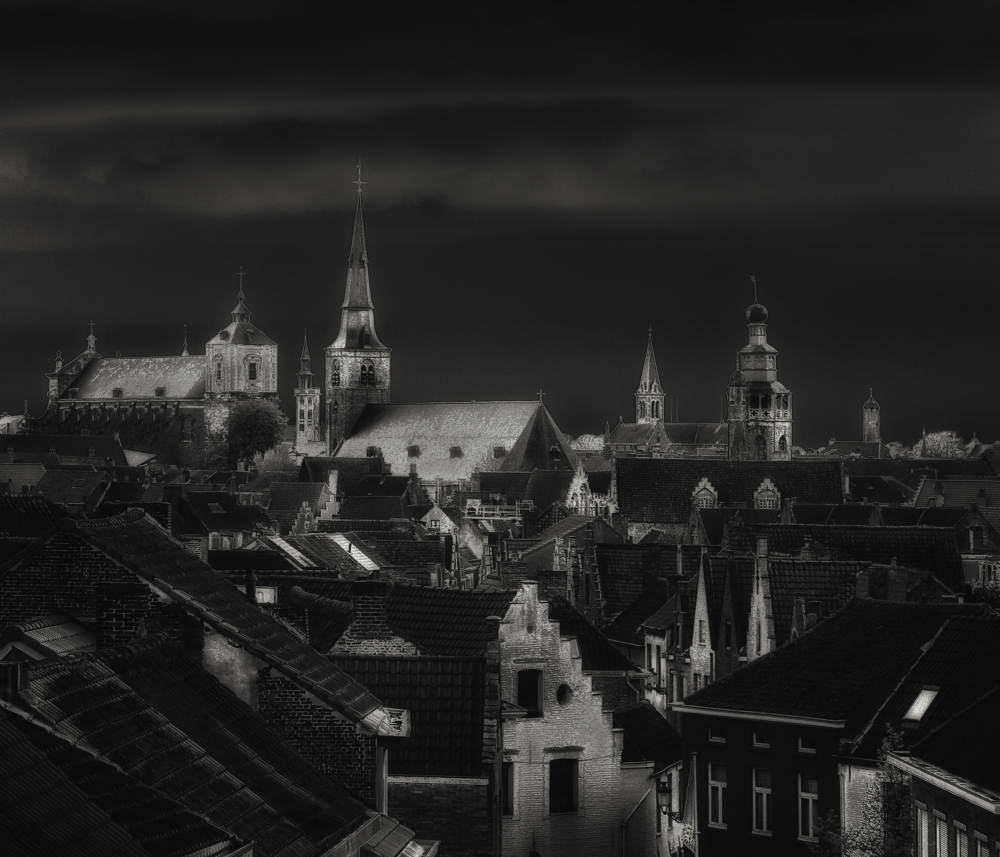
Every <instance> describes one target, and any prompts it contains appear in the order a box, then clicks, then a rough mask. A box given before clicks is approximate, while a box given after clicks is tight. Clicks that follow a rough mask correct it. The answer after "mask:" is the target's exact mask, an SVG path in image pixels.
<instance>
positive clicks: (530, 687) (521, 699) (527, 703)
mask: <svg viewBox="0 0 1000 857" xmlns="http://www.w3.org/2000/svg"><path fill="white" fill-rule="evenodd" d="M517 704H518V705H519V706H520V707H521V708H523V709H524V710H525V711H527V712H528V717H541V716H542V671H541V670H521V671H520V672H518V674H517Z"/></svg>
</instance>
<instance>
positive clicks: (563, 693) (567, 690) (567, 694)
mask: <svg viewBox="0 0 1000 857" xmlns="http://www.w3.org/2000/svg"><path fill="white" fill-rule="evenodd" d="M572 701H573V688H571V687H570V686H569V685H568V684H561V685H559V689H558V690H557V691H556V702H558V703H559V704H560V705H569V704H570V703H571V702H572Z"/></svg>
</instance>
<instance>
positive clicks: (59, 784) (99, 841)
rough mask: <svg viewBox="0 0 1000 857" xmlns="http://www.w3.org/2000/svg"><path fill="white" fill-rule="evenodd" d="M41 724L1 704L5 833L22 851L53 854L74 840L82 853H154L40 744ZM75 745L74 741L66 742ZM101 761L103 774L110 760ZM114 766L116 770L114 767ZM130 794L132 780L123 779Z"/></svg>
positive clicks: (1, 832) (124, 856)
mask: <svg viewBox="0 0 1000 857" xmlns="http://www.w3.org/2000/svg"><path fill="white" fill-rule="evenodd" d="M37 734H38V730H37V728H36V729H34V730H32V729H31V727H29V726H22V723H21V718H19V717H18V715H16V714H13V713H10V712H9V711H7V710H5V709H3V708H0V799H2V800H3V807H4V811H3V812H2V813H0V836H2V837H3V839H2V841H3V843H4V849H5V852H6V853H8V854H14V855H17V857H52V855H55V854H61V853H64V851H65V849H66V848H67V845H68V843H72V847H73V849H74V850H73V853H74V854H76V855H79V857H152V855H151V852H149V851H147V850H146V849H145V848H143V846H142V845H141V844H140V843H139V842H137V841H136V840H135V839H134V838H133V837H132V835H131V834H130V833H129V831H128V830H127V829H125V828H124V827H123V826H122V825H120V824H118V823H117V822H115V821H114V820H113V819H112V818H111V816H110V815H109V814H108V812H107V811H106V810H105V809H104V808H102V807H101V806H99V805H98V804H97V803H96V802H95V801H94V800H93V798H92V797H91V796H90V795H88V794H87V793H86V792H84V791H83V790H82V789H81V788H80V787H79V785H77V784H76V783H75V782H73V780H71V779H70V778H69V777H68V776H67V774H66V772H65V771H64V770H63V769H62V767H60V765H58V764H54V763H53V762H50V761H49V760H48V759H47V758H46V757H45V754H44V753H43V752H42V751H41V750H40V749H39V748H38V747H36V746H35V745H34V743H33V742H32V738H33V737H35V736H36V735H37ZM65 743H66V746H67V747H69V746H70V745H69V742H68V741H67V742H65ZM97 764H98V766H99V767H98V771H97V773H98V774H104V773H105V770H106V769H107V768H111V766H110V765H103V766H102V765H101V763H97ZM111 770H114V769H113V768H111ZM116 785H119V787H120V792H119V791H112V796H118V795H119V794H120V795H121V796H122V797H124V798H125V799H129V798H131V797H132V795H131V794H130V793H129V786H130V782H129V781H128V780H126V781H125V782H124V783H122V782H121V781H119V783H118V784H116Z"/></svg>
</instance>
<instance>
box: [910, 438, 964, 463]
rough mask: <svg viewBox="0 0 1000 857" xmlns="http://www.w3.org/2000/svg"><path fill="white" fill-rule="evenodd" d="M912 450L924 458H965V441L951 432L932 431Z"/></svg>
mask: <svg viewBox="0 0 1000 857" xmlns="http://www.w3.org/2000/svg"><path fill="white" fill-rule="evenodd" d="M913 449H914V452H916V454H917V455H918V456H920V454H921V452H923V457H924V458H965V441H964V440H962V438H960V437H959V436H958V434H957V433H956V432H953V431H932V432H931V433H930V434H928V435H927V436H926V437H925V438H924V439H923V440H921V441H919V442H918V443H916V444H915V445H914V447H913Z"/></svg>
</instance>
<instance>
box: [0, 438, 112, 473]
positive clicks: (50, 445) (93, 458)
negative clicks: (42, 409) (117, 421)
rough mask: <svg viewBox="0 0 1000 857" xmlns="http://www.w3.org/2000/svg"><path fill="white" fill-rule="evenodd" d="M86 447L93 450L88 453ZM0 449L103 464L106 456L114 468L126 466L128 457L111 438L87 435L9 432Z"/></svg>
mask: <svg viewBox="0 0 1000 857" xmlns="http://www.w3.org/2000/svg"><path fill="white" fill-rule="evenodd" d="M90 450H94V453H93V455H91V453H90ZM0 452H3V453H10V454H13V455H15V456H16V455H47V454H52V455H56V456H57V457H58V458H57V461H62V462H63V463H71V462H72V461H76V460H79V461H81V462H82V463H84V464H93V465H95V466H100V467H104V466H106V465H107V464H108V461H109V459H110V461H111V464H113V465H114V466H116V467H127V466H128V458H127V457H126V456H125V450H123V449H122V445H121V444H120V443H119V442H118V441H117V440H115V438H113V437H100V436H96V435H91V436H89V437H79V436H76V435H65V434H52V435H45V434H12V435H4V436H3V438H0Z"/></svg>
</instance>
